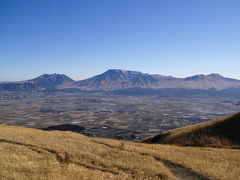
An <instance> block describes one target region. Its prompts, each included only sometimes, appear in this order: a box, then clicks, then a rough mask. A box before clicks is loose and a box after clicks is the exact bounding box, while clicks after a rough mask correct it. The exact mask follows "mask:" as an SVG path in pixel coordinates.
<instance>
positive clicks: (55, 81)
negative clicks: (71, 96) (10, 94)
mask: <svg viewBox="0 0 240 180" xmlns="http://www.w3.org/2000/svg"><path fill="white" fill-rule="evenodd" d="M72 82H74V80H72V79H71V78H69V77H68V76H66V75H64V74H43V75H41V76H39V77H36V78H34V79H31V80H26V81H19V82H9V83H1V84H0V90H6V91H31V90H39V89H48V88H57V87H59V86H66V85H68V84H70V83H72Z"/></svg>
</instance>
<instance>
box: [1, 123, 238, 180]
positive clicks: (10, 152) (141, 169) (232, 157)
mask: <svg viewBox="0 0 240 180" xmlns="http://www.w3.org/2000/svg"><path fill="white" fill-rule="evenodd" d="M239 177H240V150H233V149H214V148H197V147H177V146H169V145H158V144H154V145H152V144H143V143H131V142H124V141H117V140H110V139H100V138H99V139H98V138H89V137H86V136H83V135H80V134H77V133H72V132H60V131H51V132H49V131H42V130H36V129H28V128H22V127H10V126H0V179H70V180H71V179H91V180H92V179H97V180H99V179H104V180H105V179H126V180H127V179H165V180H166V179H226V180H231V179H234V180H236V179H238V178H239Z"/></svg>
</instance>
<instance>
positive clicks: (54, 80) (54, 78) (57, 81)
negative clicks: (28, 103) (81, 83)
mask: <svg viewBox="0 0 240 180" xmlns="http://www.w3.org/2000/svg"><path fill="white" fill-rule="evenodd" d="M73 81H74V80H73V79H71V78H70V77H68V76H66V75H64V74H56V73H55V74H43V75H41V76H39V77H36V78H34V79H31V80H28V81H27V82H29V83H33V84H36V85H37V86H39V87H52V86H57V85H63V84H68V83H71V82H73Z"/></svg>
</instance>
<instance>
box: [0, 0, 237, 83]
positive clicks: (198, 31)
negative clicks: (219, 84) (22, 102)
mask: <svg viewBox="0 0 240 180" xmlns="http://www.w3.org/2000/svg"><path fill="white" fill-rule="evenodd" d="M239 19H240V2H239V1H237V0H212V1H208V0H202V1H191V0H183V1H178V0H172V1H158V0H152V1H150V2H149V1H147V0H131V1H128V0H121V1H119V0H117V1H108V0H103V1H97V0H93V1H87V0H86V1H76V0H70V1H65V0H48V1H47V0H42V1H30V0H22V1H18V0H12V1H1V2H0V26H1V29H0V38H1V41H0V62H1V65H0V81H19V80H27V79H31V78H34V77H37V76H39V75H41V74H44V73H48V74H51V73H60V74H66V75H68V76H69V77H71V78H73V79H74V80H82V79H86V78H88V77H92V76H94V75H97V74H100V73H102V72H104V71H106V70H107V69H126V70H135V71H140V72H144V73H149V74H161V75H167V76H168V75H171V76H174V77H180V78H183V77H188V76H193V75H196V74H211V73H219V74H221V75H223V76H225V77H230V78H235V79H240V73H239V66H240V60H239V57H240V43H239V42H240V33H239V32H240V21H239Z"/></svg>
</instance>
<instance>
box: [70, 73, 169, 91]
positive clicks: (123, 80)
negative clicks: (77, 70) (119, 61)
mask: <svg viewBox="0 0 240 180" xmlns="http://www.w3.org/2000/svg"><path fill="white" fill-rule="evenodd" d="M171 79H174V78H172V77H168V76H160V75H150V74H144V73H141V72H137V71H126V70H121V69H110V70H108V71H106V72H104V73H103V74H100V75H97V76H94V77H92V78H89V79H86V80H83V81H78V82H75V83H74V84H75V85H76V86H78V87H81V88H83V89H100V90H114V89H125V88H149V87H152V86H154V85H155V84H156V83H159V82H161V81H167V80H171Z"/></svg>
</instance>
